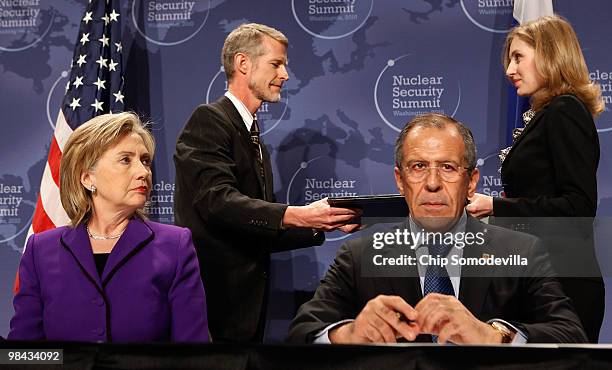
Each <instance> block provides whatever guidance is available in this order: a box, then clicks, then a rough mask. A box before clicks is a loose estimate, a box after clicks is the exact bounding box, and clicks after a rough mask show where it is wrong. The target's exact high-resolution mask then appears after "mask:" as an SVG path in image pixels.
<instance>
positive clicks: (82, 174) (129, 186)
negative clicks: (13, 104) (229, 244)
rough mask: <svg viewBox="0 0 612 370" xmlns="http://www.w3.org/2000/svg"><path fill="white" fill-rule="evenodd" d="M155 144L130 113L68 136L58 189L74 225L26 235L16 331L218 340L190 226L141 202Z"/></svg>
mask: <svg viewBox="0 0 612 370" xmlns="http://www.w3.org/2000/svg"><path fill="white" fill-rule="evenodd" d="M154 149H155V144H154V141H153V137H152V136H151V134H150V133H149V132H148V131H147V130H146V129H145V128H144V126H143V124H142V123H141V122H140V120H139V119H138V117H137V116H136V115H134V114H132V113H121V114H105V115H102V116H98V117H96V118H94V119H92V120H90V121H89V122H87V123H85V124H84V125H82V126H80V127H79V128H78V129H77V130H75V131H74V133H73V134H72V135H71V136H70V138H69V140H68V142H67V143H66V145H65V147H64V154H63V157H62V161H61V165H60V178H61V186H60V198H61V201H62V206H63V207H64V209H65V210H66V213H67V214H68V217H70V220H71V225H72V226H64V227H59V228H56V229H53V230H49V231H45V232H42V233H39V234H35V235H33V236H32V237H30V239H29V240H28V243H27V246H26V250H25V253H24V255H23V257H22V258H21V263H20V266H19V282H20V287H19V292H18V293H17V295H16V296H15V298H14V302H13V304H14V307H15V316H13V319H12V320H11V330H10V332H9V335H8V337H9V339H17V340H40V339H49V340H70V341H96V342H97V341H115V342H132V341H139V342H141V341H144V342H146V341H176V342H192V341H199V342H208V341H209V340H210V338H209V336H208V325H207V319H206V299H205V295H204V287H203V285H202V281H201V279H200V271H199V265H198V261H197V257H196V253H195V249H194V246H193V243H192V241H191V232H190V231H189V230H188V229H185V228H179V227H176V226H170V225H163V224H159V223H155V222H151V221H147V220H146V218H145V217H144V214H143V211H142V209H143V207H144V205H145V202H146V200H147V197H148V195H149V193H150V191H151V160H152V158H153V152H154Z"/></svg>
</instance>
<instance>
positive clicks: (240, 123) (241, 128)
mask: <svg viewBox="0 0 612 370" xmlns="http://www.w3.org/2000/svg"><path fill="white" fill-rule="evenodd" d="M217 103H219V106H220V107H221V108H222V109H223V111H224V112H225V114H226V116H227V118H228V120H229V121H230V122H231V124H232V125H234V127H235V128H236V130H238V134H239V136H240V140H241V141H242V145H243V146H244V147H245V148H248V149H247V150H250V151H253V148H252V146H253V143H252V142H251V137H250V135H251V134H250V132H249V131H248V130H247V128H246V125H245V123H244V120H243V118H242V116H241V115H240V112H238V109H236V106H235V104H234V103H233V102H232V101H231V100H230V98H228V97H227V96H225V95H224V96H222V97H221V98H219V100H217ZM260 142H261V151H262V155H263V158H264V171H265V175H266V179H271V178H272V176H271V173H272V168H271V167H269V163H270V161H269V159H268V160H267V158H269V154H268V152H267V150H266V146H265V145H264V143H263V141H260ZM252 159H253V160H252V161H251V167H252V169H253V171H254V172H255V175H256V176H257V180H258V182H259V187H260V190H261V194H262V197H263V198H264V199H272V198H271V196H270V194H272V182H271V181H269V180H267V183H268V184H269V185H268V186H265V184H264V179H263V178H262V177H261V174H260V172H259V168H258V166H259V164H258V163H257V160H256V159H255V153H253V156H252ZM264 189H267V190H266V191H265V192H264ZM268 189H269V190H268ZM266 193H269V194H266Z"/></svg>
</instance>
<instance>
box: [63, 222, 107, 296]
mask: <svg viewBox="0 0 612 370" xmlns="http://www.w3.org/2000/svg"><path fill="white" fill-rule="evenodd" d="M60 242H61V243H62V245H63V246H64V248H66V249H68V251H69V252H70V254H72V256H73V257H74V259H75V260H76V262H77V264H78V265H79V266H80V268H81V270H82V271H83V272H84V273H85V275H86V276H87V277H88V278H89V280H90V281H91V282H93V283H94V285H96V287H97V288H98V289H100V287H101V286H102V284H101V283H100V276H99V275H98V270H97V269H96V263H95V261H94V257H93V251H92V249H91V243H90V242H89V236H88V235H87V231H86V230H85V225H83V224H82V225H79V226H77V227H75V228H68V229H67V230H66V231H65V232H64V233H63V234H62V236H61V237H60Z"/></svg>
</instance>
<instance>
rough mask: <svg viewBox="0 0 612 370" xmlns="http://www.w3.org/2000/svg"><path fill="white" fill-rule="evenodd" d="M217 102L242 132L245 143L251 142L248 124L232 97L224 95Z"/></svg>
mask: <svg viewBox="0 0 612 370" xmlns="http://www.w3.org/2000/svg"><path fill="white" fill-rule="evenodd" d="M217 103H218V104H219V106H220V107H221V109H222V110H223V112H224V113H225V115H226V116H227V119H228V120H229V121H230V122H231V124H232V125H234V127H235V128H236V129H237V130H238V131H239V132H240V134H241V135H240V136H241V137H242V139H243V141H244V142H245V143H247V142H248V143H250V142H251V141H250V138H249V131H248V130H247V128H246V125H245V124H244V120H243V119H242V116H241V115H240V112H238V109H236V106H235V105H234V103H233V102H232V101H231V100H230V98H228V97H227V96H225V95H223V96H222V97H220V98H219V100H217Z"/></svg>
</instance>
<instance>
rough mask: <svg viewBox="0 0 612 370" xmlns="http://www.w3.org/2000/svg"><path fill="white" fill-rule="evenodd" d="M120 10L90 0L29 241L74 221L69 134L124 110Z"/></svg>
mask: <svg viewBox="0 0 612 370" xmlns="http://www.w3.org/2000/svg"><path fill="white" fill-rule="evenodd" d="M120 9H121V7H120V1H119V0H90V1H89V3H88V4H87V6H86V8H85V13H84V14H83V18H82V20H81V25H80V27H79V33H78V37H77V42H76V44H75V48H74V53H73V57H72V64H71V67H70V75H69V80H68V83H67V84H66V94H65V95H64V99H63V102H62V106H61V109H60V112H59V114H58V117H57V121H56V124H55V131H54V133H53V137H52V139H51V145H50V148H49V155H48V156H47V163H46V165H45V171H44V173H43V176H42V180H41V184H40V194H39V196H38V200H37V201H36V209H35V210H34V217H33V218H32V225H31V226H30V229H29V231H28V238H29V237H30V235H31V234H33V233H39V232H43V231H45V230H49V229H53V228H55V227H59V226H63V225H67V224H68V223H69V222H70V219H69V218H68V215H67V214H66V212H65V211H64V208H63V207H62V204H61V201H60V181H61V179H60V176H59V171H60V161H61V159H62V152H63V150H64V146H65V144H66V142H67V141H68V138H69V137H70V134H72V132H73V131H74V130H75V129H76V128H77V127H79V126H80V125H82V124H83V123H85V122H87V121H89V120H90V119H91V118H93V117H95V116H98V115H100V114H104V113H109V112H118V111H123V106H124V102H123V98H124V96H123V93H122V92H121V91H122V89H123V74H122V64H123V63H122V53H123V46H122V44H121V14H120V13H119V11H120ZM26 244H27V243H26ZM24 250H25V248H24ZM18 290H19V273H18V274H17V278H16V279H15V292H17V291H18Z"/></svg>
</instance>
